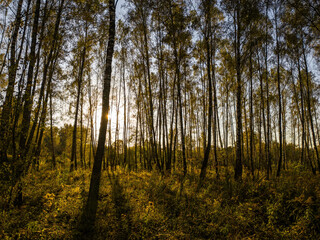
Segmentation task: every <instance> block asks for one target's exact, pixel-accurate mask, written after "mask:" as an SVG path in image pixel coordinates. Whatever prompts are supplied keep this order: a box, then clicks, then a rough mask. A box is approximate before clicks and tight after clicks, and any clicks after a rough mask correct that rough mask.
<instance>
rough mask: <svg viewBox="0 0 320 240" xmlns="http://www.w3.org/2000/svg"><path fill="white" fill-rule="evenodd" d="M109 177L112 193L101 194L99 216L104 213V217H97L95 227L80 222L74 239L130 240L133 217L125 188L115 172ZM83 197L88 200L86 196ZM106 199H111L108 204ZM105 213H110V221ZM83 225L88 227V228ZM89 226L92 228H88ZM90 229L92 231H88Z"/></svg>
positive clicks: (85, 222)
mask: <svg viewBox="0 0 320 240" xmlns="http://www.w3.org/2000/svg"><path fill="white" fill-rule="evenodd" d="M107 175H108V178H109V181H110V185H111V193H108V194H103V193H101V192H100V193H99V206H98V212H97V214H101V213H102V215H100V216H99V217H98V216H97V220H96V223H95V226H93V225H92V224H91V223H90V222H88V221H83V220H82V221H81V220H80V221H79V225H78V226H77V227H76V228H75V231H74V233H73V239H77V240H78V239H117V240H118V239H119V240H122V239H129V236H130V234H131V229H132V216H131V208H130V206H129V201H128V199H127V197H126V194H125V191H124V188H123V186H122V185H121V183H120V179H119V176H118V175H115V174H114V173H113V172H112V173H109V172H108V173H107ZM83 197H84V198H85V199H86V196H83ZM106 197H107V198H109V200H107V202H105V200H106V199H105V198H106ZM110 198H111V199H110ZM110 200H111V201H110ZM108 203H111V204H108ZM99 209H100V210H99ZM102 209H105V210H102ZM101 211H102V212H101ZM105 211H107V212H109V213H110V214H108V216H109V217H111V218H110V219H104V218H106V217H107V216H106V215H104V214H103V212H105ZM99 219H100V220H99ZM104 222H107V223H108V225H105V224H104ZM101 223H102V225H101ZM83 225H86V227H84V226H83ZM89 225H90V227H88V226H89ZM84 229H85V230H84ZM88 229H89V230H90V231H88Z"/></svg>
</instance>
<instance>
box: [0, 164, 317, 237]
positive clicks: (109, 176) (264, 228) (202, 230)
mask: <svg viewBox="0 0 320 240" xmlns="http://www.w3.org/2000/svg"><path fill="white" fill-rule="evenodd" d="M298 167H299V166H297V167H296V168H293V170H291V171H284V172H283V174H282V176H281V177H280V178H278V179H276V178H275V179H271V180H270V181H266V180H265V179H263V178H260V179H256V180H254V181H252V179H251V177H250V176H247V175H246V174H244V175H246V176H247V177H244V179H243V181H242V182H241V183H237V182H235V181H234V180H233V177H232V172H231V169H229V170H228V169H225V168H221V169H220V172H221V174H220V178H219V179H216V177H215V174H214V173H213V172H209V173H208V176H209V178H208V179H206V182H205V184H204V187H203V188H202V189H201V190H200V191H198V192H196V191H195V189H196V187H197V181H198V176H199V174H198V173H192V174H188V175H187V176H186V178H185V180H184V183H183V186H182V185H181V181H180V179H181V175H179V174H172V175H170V176H165V177H162V176H160V175H158V174H157V173H156V172H146V171H142V172H138V173H136V172H130V173H129V172H127V171H123V170H121V169H119V170H117V171H115V172H107V171H104V172H103V177H102V179H101V188H100V197H99V198H100V199H99V209H98V213H97V222H96V229H95V232H96V235H95V236H94V237H93V238H92V239H320V184H319V183H320V176H319V175H317V176H314V175H312V174H311V173H310V172H306V171H302V172H301V171H300V170H299V169H297V168H298ZM228 171H230V172H228ZM89 179H90V172H89V170H78V171H74V172H73V173H69V171H68V170H67V169H64V170H50V169H49V167H48V168H46V167H44V168H43V169H42V170H41V171H38V172H36V171H33V172H31V173H29V174H28V175H27V176H26V177H25V178H24V179H23V189H24V198H23V205H22V206H21V207H20V208H15V207H13V206H10V207H9V208H8V207H6V208H4V207H2V206H4V205H5V204H4V203H5V201H7V199H5V197H4V196H6V194H2V193H0V208H1V209H0V210H1V212H0V239H76V238H77V237H75V236H77V234H79V232H78V230H77V229H78V222H79V219H80V214H81V209H82V206H83V204H84V201H85V200H86V197H87V194H88V188H89Z"/></svg>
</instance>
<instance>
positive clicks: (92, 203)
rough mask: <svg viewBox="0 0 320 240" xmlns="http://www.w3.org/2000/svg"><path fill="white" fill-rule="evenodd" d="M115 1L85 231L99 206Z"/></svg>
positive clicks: (113, 8) (93, 221) (110, 14)
mask: <svg viewBox="0 0 320 240" xmlns="http://www.w3.org/2000/svg"><path fill="white" fill-rule="evenodd" d="M115 7H116V6H115V3H114V1H113V0H109V17H110V22H109V24H110V25H109V35H108V38H109V39H108V46H107V56H106V65H105V71H104V79H103V80H104V81H103V82H104V87H103V97H102V114H101V123H100V130H99V140H98V147H97V152H96V156H95V158H94V163H93V169H92V175H91V180H90V189H89V196H88V200H87V202H86V205H85V208H84V211H83V214H82V227H83V230H84V231H83V232H88V230H91V229H92V228H93V226H94V224H95V219H96V212H97V208H98V196H99V187H100V178H101V164H102V159H103V156H104V149H105V147H104V146H105V141H106V131H107V124H108V122H107V118H106V116H107V114H108V111H109V94H110V83H111V71H112V57H113V51H114V38H115Z"/></svg>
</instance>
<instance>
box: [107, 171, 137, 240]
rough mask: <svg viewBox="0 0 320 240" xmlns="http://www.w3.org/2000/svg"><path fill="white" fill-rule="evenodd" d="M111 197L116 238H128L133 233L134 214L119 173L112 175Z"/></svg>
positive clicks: (110, 177)
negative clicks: (132, 214)
mask: <svg viewBox="0 0 320 240" xmlns="http://www.w3.org/2000/svg"><path fill="white" fill-rule="evenodd" d="M109 179H110V183H111V198H112V203H113V205H114V214H115V228H116V229H115V230H116V231H115V236H114V239H128V238H129V236H130V234H131V228H132V216H131V208H130V205H129V201H128V199H127V197H126V195H125V192H124V188H123V186H122V185H121V184H120V180H119V176H118V175H114V174H112V175H110V174H109Z"/></svg>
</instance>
